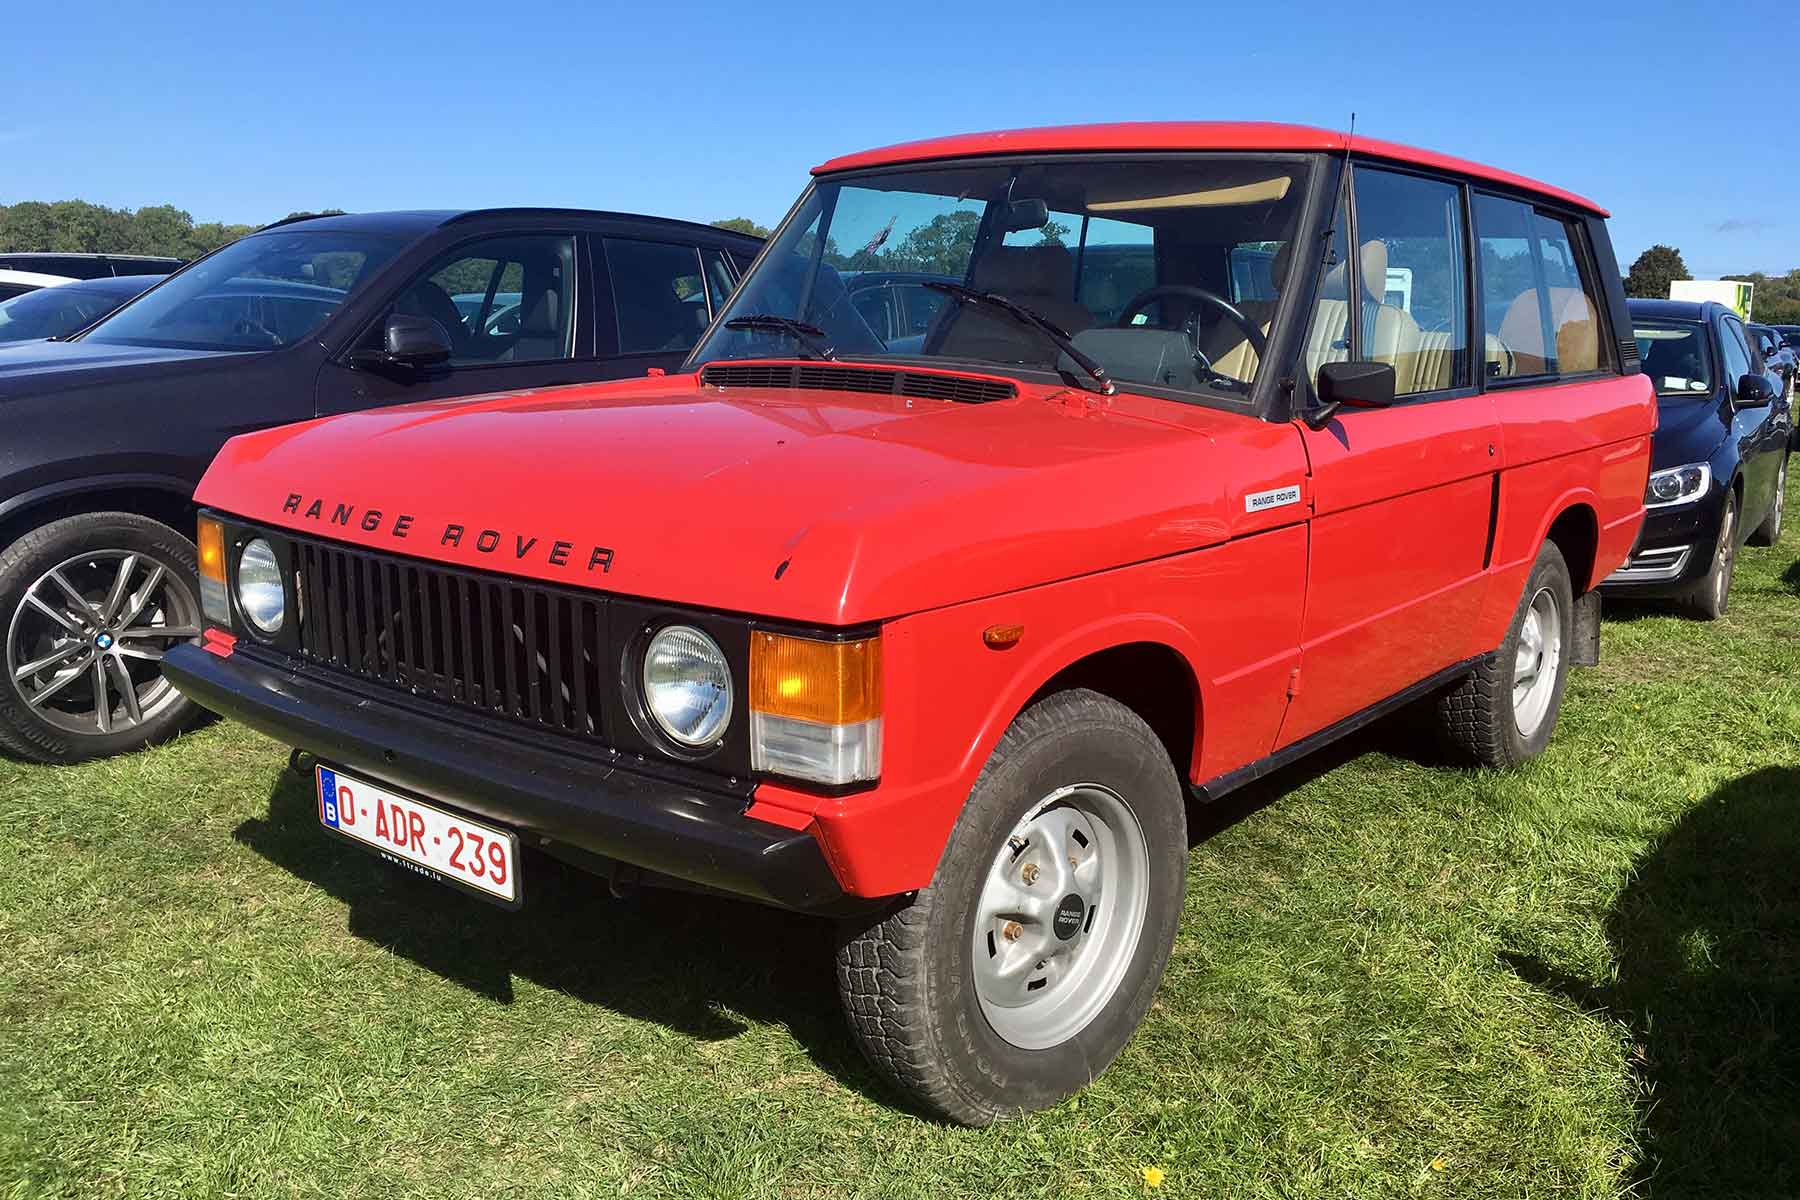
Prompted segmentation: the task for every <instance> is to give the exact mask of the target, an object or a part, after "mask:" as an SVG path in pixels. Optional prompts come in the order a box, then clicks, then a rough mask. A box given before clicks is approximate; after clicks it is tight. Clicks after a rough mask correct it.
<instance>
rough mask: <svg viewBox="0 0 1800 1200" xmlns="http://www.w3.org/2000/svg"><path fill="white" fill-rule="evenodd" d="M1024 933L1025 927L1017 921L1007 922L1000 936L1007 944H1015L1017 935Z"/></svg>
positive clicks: (1017, 938)
mask: <svg viewBox="0 0 1800 1200" xmlns="http://www.w3.org/2000/svg"><path fill="white" fill-rule="evenodd" d="M1024 932H1025V927H1024V926H1022V925H1020V924H1019V923H1018V922H1017V921H1008V922H1007V923H1006V927H1005V928H1004V929H1002V930H1001V931H1000V936H1001V937H1003V938H1005V939H1006V940H1007V941H1009V942H1016V941H1018V940H1019V935H1020V934H1021V933H1024Z"/></svg>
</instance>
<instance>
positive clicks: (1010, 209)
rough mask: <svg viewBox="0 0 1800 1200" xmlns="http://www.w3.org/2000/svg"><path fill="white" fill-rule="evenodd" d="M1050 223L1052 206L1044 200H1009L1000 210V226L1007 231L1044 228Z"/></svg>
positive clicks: (1015, 231)
mask: <svg viewBox="0 0 1800 1200" xmlns="http://www.w3.org/2000/svg"><path fill="white" fill-rule="evenodd" d="M1049 223H1050V206H1049V205H1048V204H1045V203H1044V202H1043V201H1042V200H1009V201H1007V203H1006V207H1005V208H1003V209H1001V210H1000V228H1001V229H1002V230H1003V231H1005V232H1007V233H1019V232H1022V231H1023V230H1026V229H1042V228H1043V227H1044V226H1045V225H1047V224H1049Z"/></svg>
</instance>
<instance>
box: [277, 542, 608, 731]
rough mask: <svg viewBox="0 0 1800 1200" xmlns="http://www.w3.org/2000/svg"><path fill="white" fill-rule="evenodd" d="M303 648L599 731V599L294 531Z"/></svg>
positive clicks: (479, 703) (518, 716)
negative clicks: (364, 550)
mask: <svg viewBox="0 0 1800 1200" xmlns="http://www.w3.org/2000/svg"><path fill="white" fill-rule="evenodd" d="M294 565H295V570H296V574H297V576H298V589H297V590H298V591H299V596H300V603H299V623H300V628H299V639H300V652H301V653H302V654H303V655H305V656H306V657H307V658H309V659H312V660H313V661H315V662H318V663H322V664H324V665H327V666H330V667H334V668H337V669H339V670H343V671H347V672H349V673H351V674H353V675H358V676H362V677H363V678H366V679H372V680H376V681H378V682H380V683H385V684H391V685H392V686H394V687H397V688H403V689H405V690H407V691H410V692H413V693H415V694H417V695H423V696H431V697H433V698H435V699H438V700H442V701H445V702H447V703H450V704H454V705H459V706H461V707H465V708H471V709H477V710H480V711H482V712H485V713H489V714H492V715H494V716H498V717H502V718H505V719H508V720H512V721H518V722H522V723H525V724H528V725H532V726H536V727H539V728H543V729H549V730H555V731H560V732H563V733H569V734H574V735H576V736H579V737H587V738H595V739H600V740H602V741H604V740H605V739H606V730H605V726H604V721H603V718H602V711H603V695H602V691H601V689H602V679H603V673H602V671H601V669H600V665H601V664H602V663H604V662H606V661H607V655H606V637H607V632H606V618H607V613H606V603H607V602H606V598H605V597H603V596H595V595H591V594H584V593H581V592H571V591H563V590H561V589H557V588H548V587H541V586H539V585H537V584H532V583H524V582H520V581H518V580H512V579H501V578H495V577H493V576H487V575H475V574H471V573H468V572H463V571H456V570H451V569H447V568H444V567H439V566H432V565H427V564H424V563H416V562H409V561H406V560H404V559H397V558H390V557H387V556H385V555H375V554H364V553H362V552H360V551H356V550H350V549H346V548H344V547H341V546H335V545H330V544H326V543H321V542H309V541H299V540H296V541H295V543H294Z"/></svg>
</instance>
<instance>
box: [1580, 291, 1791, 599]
mask: <svg viewBox="0 0 1800 1200" xmlns="http://www.w3.org/2000/svg"><path fill="white" fill-rule="evenodd" d="M1629 310H1630V314H1631V322H1632V328H1633V332H1634V333H1635V334H1636V337H1637V345H1638V353H1639V355H1640V357H1641V360H1642V362H1643V370H1644V374H1646V375H1648V376H1649V377H1650V380H1651V382H1652V383H1653V384H1654V385H1655V387H1656V399H1657V407H1658V408H1659V409H1660V410H1661V412H1662V422H1661V425H1660V427H1659V428H1658V429H1657V431H1656V441H1655V447H1654V451H1653V454H1654V457H1653V460H1652V464H1651V466H1652V470H1651V474H1650V483H1649V487H1648V488H1647V489H1646V491H1645V493H1644V502H1645V504H1646V505H1648V506H1649V516H1648V517H1647V518H1646V519H1645V521H1644V536H1643V539H1642V541H1641V542H1640V544H1639V545H1638V547H1637V550H1636V551H1635V552H1634V553H1633V554H1632V556H1631V561H1629V562H1628V563H1626V564H1625V565H1624V566H1622V567H1620V568H1619V569H1618V570H1617V571H1615V572H1613V574H1612V575H1611V576H1610V577H1609V578H1608V579H1607V580H1606V588H1607V590H1608V592H1610V593H1613V594H1615V595H1619V596H1637V597H1650V596H1655V597H1670V598H1673V599H1675V600H1677V601H1678V602H1679V603H1680V604H1681V606H1682V608H1683V609H1684V610H1685V611H1686V612H1688V613H1689V614H1690V615H1692V616H1695V617H1699V618H1700V619H1701V620H1705V621H1711V620H1714V619H1716V618H1718V617H1720V616H1722V615H1724V613H1725V610H1726V608H1727V607H1728V606H1729V605H1730V602H1731V579H1732V574H1733V571H1734V569H1735V568H1736V565H1737V550H1738V547H1739V546H1741V545H1743V544H1744V543H1745V542H1746V541H1749V542H1753V543H1755V544H1757V545H1761V546H1773V545H1774V544H1775V543H1776V541H1777V540H1779V539H1780V537H1781V520H1782V510H1783V508H1784V507H1785V505H1786V503H1787V500H1786V496H1787V463H1788V453H1789V446H1790V443H1791V442H1792V440H1793V432H1794V421H1793V412H1792V409H1791V400H1790V397H1791V390H1790V389H1788V388H1787V387H1786V386H1785V385H1784V384H1783V382H1782V380H1781V379H1780V378H1778V377H1777V376H1775V375H1774V374H1772V373H1770V372H1769V371H1768V370H1767V369H1766V367H1765V365H1764V364H1763V360H1762V357H1761V355H1760V354H1758V353H1757V352H1756V350H1755V349H1754V348H1753V347H1752V345H1751V343H1750V342H1749V340H1748V339H1747V337H1746V331H1745V328H1744V323H1743V321H1742V320H1741V319H1740V318H1739V317H1738V315H1737V313H1735V312H1733V311H1732V310H1731V309H1729V308H1727V307H1725V306H1724V305H1723V304H1715V303H1710V302H1708V303H1705V304H1700V303H1695V302H1692V301H1684V300H1632V301H1630V302H1629Z"/></svg>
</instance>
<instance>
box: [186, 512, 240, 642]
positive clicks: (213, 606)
mask: <svg viewBox="0 0 1800 1200" xmlns="http://www.w3.org/2000/svg"><path fill="white" fill-rule="evenodd" d="M194 540H195V542H196V543H197V544H198V545H199V547H200V615H201V616H203V617H205V618H206V619H207V620H208V621H210V622H212V623H213V624H214V625H217V626H218V627H219V628H220V629H226V630H229V629H230V628H231V600H230V599H229V598H228V597H227V595H226V592H225V527H224V526H223V525H221V524H219V523H218V522H217V521H215V520H213V519H212V518H211V517H201V518H200V522H199V524H198V525H197V526H196V527H195V537H194Z"/></svg>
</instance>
